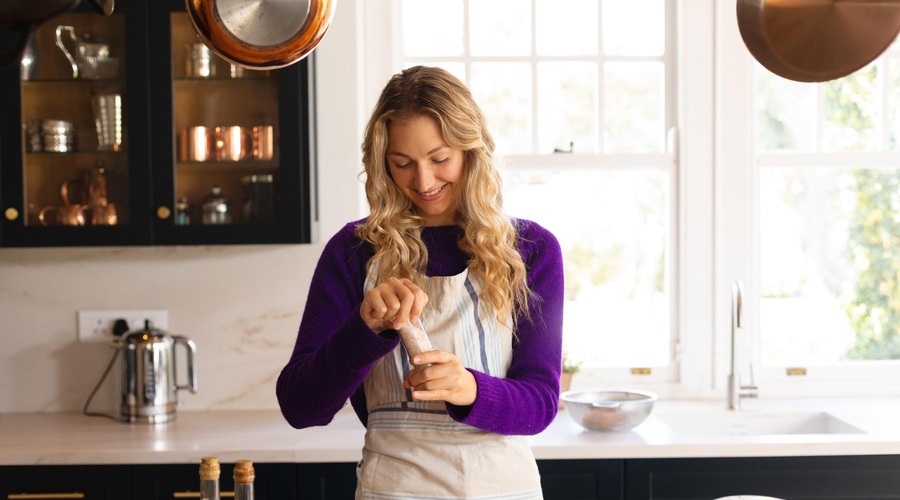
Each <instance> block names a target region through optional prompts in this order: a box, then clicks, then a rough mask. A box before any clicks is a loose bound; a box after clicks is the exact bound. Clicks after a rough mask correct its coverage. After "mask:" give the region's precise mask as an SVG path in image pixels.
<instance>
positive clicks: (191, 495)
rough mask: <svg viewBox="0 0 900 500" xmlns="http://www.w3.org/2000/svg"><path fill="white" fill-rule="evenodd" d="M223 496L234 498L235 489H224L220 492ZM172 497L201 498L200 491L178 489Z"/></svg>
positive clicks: (220, 495)
mask: <svg viewBox="0 0 900 500" xmlns="http://www.w3.org/2000/svg"><path fill="white" fill-rule="evenodd" d="M219 497H221V498H234V492H233V491H223V492H220V493H219ZM172 498H200V492H199V491H176V492H175V493H174V494H172Z"/></svg>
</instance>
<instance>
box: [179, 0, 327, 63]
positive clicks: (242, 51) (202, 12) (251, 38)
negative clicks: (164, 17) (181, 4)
mask: <svg viewBox="0 0 900 500" xmlns="http://www.w3.org/2000/svg"><path fill="white" fill-rule="evenodd" d="M336 2H337V0H185V3H186V5H187V11H188V14H189V16H190V18H191V22H192V23H193V25H194V29H195V30H196V31H197V34H198V35H200V38H201V39H202V40H203V42H204V43H206V45H208V46H209V48H210V49H212V50H213V51H214V52H215V53H216V54H218V55H219V56H221V57H222V58H223V59H225V60H227V61H229V62H231V63H233V64H237V65H239V66H243V67H245V68H249V69H257V70H266V69H276V68H282V67H284V66H288V65H290V64H293V63H295V62H297V61H299V60H301V59H303V58H304V57H306V55H307V54H309V53H310V52H311V51H312V50H313V49H314V48H316V45H318V44H319V42H320V41H321V40H322V37H323V36H325V32H326V31H327V30H328V28H329V27H330V26H331V20H332V18H333V17H334V8H335V3H336Z"/></svg>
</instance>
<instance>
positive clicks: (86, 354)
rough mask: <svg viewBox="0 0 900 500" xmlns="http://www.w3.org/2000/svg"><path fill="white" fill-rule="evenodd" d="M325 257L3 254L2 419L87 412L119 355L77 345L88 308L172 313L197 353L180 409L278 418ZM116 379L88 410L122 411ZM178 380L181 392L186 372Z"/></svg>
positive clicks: (204, 252) (154, 251) (260, 251)
mask: <svg viewBox="0 0 900 500" xmlns="http://www.w3.org/2000/svg"><path fill="white" fill-rule="evenodd" d="M321 250H322V247H321V245H320V244H310V245H279V246H229V247H166V248H163V247H147V248H79V249H2V250H0V339H2V345H3V349H0V380H2V382H0V413H2V412H68V411H81V409H82V406H83V404H84V402H85V400H86V398H87V397H88V395H89V394H90V391H91V389H92V388H94V387H95V385H96V384H97V382H98V381H99V380H100V377H101V375H102V374H103V371H104V368H105V367H106V366H107V365H108V363H109V362H110V359H111V357H112V355H113V352H114V350H113V349H112V348H111V347H110V346H109V345H107V344H86V343H80V342H78V338H77V332H76V328H77V322H76V311H78V310H81V309H165V310H167V311H168V316H169V328H168V331H169V332H171V333H173V334H179V335H184V336H187V337H189V338H191V339H192V340H193V341H194V342H196V344H197V358H196V367H197V370H198V373H199V391H198V392H197V394H191V393H190V392H188V391H181V392H180V394H179V399H180V400H181V402H182V406H181V408H182V409H185V410H219V409H222V410H225V409H229V410H231V409H275V408H277V402H276V400H275V379H276V378H277V376H278V373H279V372H280V370H281V367H282V366H283V365H284V363H285V362H286V361H287V359H288V357H289V356H290V353H291V350H292V348H293V345H294V339H295V335H296V331H297V326H298V324H299V321H300V316H301V314H302V310H303V305H304V302H305V298H306V294H307V291H308V287H309V281H310V279H311V277H312V272H313V269H314V266H315V262H316V260H317V259H318V257H319V254H320V253H321ZM179 349H180V348H179ZM182 359H183V356H182ZM120 361H121V356H119V358H118V359H117V361H116V364H117V365H118V364H119V363H120ZM120 370H121V368H120V366H114V367H113V370H112V371H111V373H110V375H109V377H108V378H107V380H106V381H105V382H104V383H103V384H102V385H101V386H100V388H99V389H98V391H97V396H95V399H94V401H93V402H92V404H91V408H92V409H93V410H98V411H107V412H109V411H116V410H115V409H116V407H117V404H118V391H119V383H120V382H119V381H120V379H121V373H120ZM182 371H183V370H182ZM179 376H180V377H181V378H180V380H181V381H182V383H185V382H184V381H186V373H180V374H179Z"/></svg>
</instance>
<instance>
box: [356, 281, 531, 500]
mask: <svg viewBox="0 0 900 500" xmlns="http://www.w3.org/2000/svg"><path fill="white" fill-rule="evenodd" d="M373 276H375V274H374V272H370V274H369V277H368V278H367V280H366V286H365V291H369V290H370V289H372V287H373V286H374V283H373V282H372V277H373ZM479 291H480V286H479V284H478V283H477V280H475V279H473V278H470V277H469V274H468V270H466V271H463V272H462V273H460V274H458V275H456V276H447V277H443V276H435V277H429V278H426V282H425V293H426V294H427V295H428V305H426V306H425V310H424V311H423V312H422V324H423V326H424V327H425V331H426V332H427V333H428V336H429V337H430V338H431V342H432V343H433V344H434V347H435V348H436V349H440V350H443V351H447V352H452V353H453V354H455V355H456V356H457V357H458V358H459V360H460V362H461V363H463V365H465V366H466V367H468V368H472V369H475V370H478V371H482V372H484V373H487V374H489V375H493V376H499V377H504V376H505V375H506V371H507V369H508V368H509V364H510V362H511V360H512V330H511V329H510V327H509V326H508V324H507V325H504V324H501V323H500V322H499V321H497V318H496V317H495V315H493V314H488V315H487V316H488V317H486V318H480V317H479V316H478V314H477V312H478V292H479ZM410 368H411V366H410V363H409V357H408V355H407V353H406V349H405V348H404V347H403V344H402V343H401V344H400V345H398V346H397V348H396V349H394V351H393V352H391V353H389V354H387V355H386V356H384V357H383V358H381V359H380V360H379V361H378V362H377V363H376V364H375V365H374V366H373V368H372V370H371V371H370V372H369V375H368V376H367V377H366V379H365V381H364V382H363V388H364V390H365V394H366V403H367V407H368V412H369V418H368V425H367V429H366V438H365V447H364V448H363V458H362V461H361V462H360V464H359V466H358V468H357V474H358V482H357V489H356V498H357V500H389V499H406V500H414V499H415V500H418V499H426V498H427V499H438V498H439V499H485V500H487V499H490V500H506V499H508V500H535V499H536V500H540V499H542V498H543V496H542V494H541V482H540V476H539V474H538V470H537V465H536V463H535V461H534V455H533V454H532V452H531V448H530V447H529V446H528V441H527V438H526V437H525V436H503V435H500V434H494V433H491V432H486V431H483V430H480V429H477V428H475V427H472V426H469V425H466V424H462V423H459V422H457V421H455V420H453V419H452V418H450V416H449V415H448V414H447V410H446V407H445V404H444V402H443V401H437V402H432V401H424V402H423V401H413V400H412V395H411V393H412V390H411V389H404V388H403V381H404V380H405V379H406V376H407V374H408V373H409V370H410Z"/></svg>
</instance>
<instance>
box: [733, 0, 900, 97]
mask: <svg viewBox="0 0 900 500" xmlns="http://www.w3.org/2000/svg"><path fill="white" fill-rule="evenodd" d="M737 20H738V28H739V29H740V31H741V37H742V38H743V39H744V43H745V44H746V45H747V49H749V50H750V53H751V54H752V55H753V57H755V58H756V60H757V61H759V62H760V64H762V65H763V66H765V67H766V68H767V69H768V70H769V71H771V72H773V73H775V74H777V75H779V76H782V77H784V78H788V79H790V80H796V81H799V82H824V81H827V80H834V79H836V78H841V77H844V76H847V75H849V74H850V73H853V72H854V71H856V70H858V69H860V68H862V67H863V66H865V65H867V64H869V63H870V62H872V61H873V60H874V59H875V58H876V57H878V56H879V55H880V54H881V53H882V52H884V50H885V49H887V48H888V47H889V46H890V45H891V43H892V42H893V41H894V39H895V38H897V33H898V32H900V0H738V2H737Z"/></svg>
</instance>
